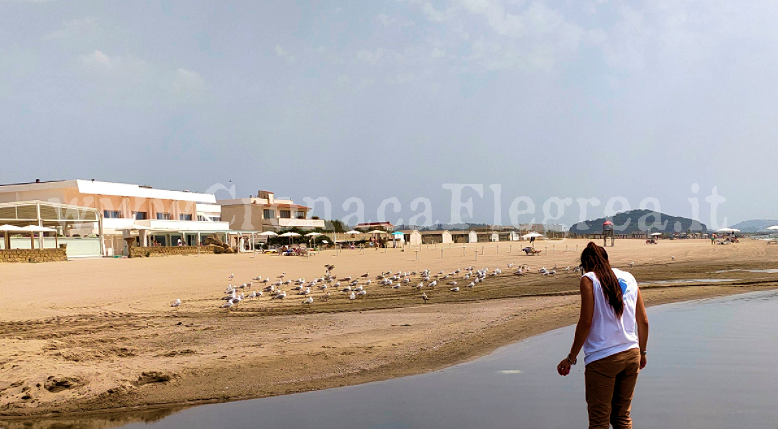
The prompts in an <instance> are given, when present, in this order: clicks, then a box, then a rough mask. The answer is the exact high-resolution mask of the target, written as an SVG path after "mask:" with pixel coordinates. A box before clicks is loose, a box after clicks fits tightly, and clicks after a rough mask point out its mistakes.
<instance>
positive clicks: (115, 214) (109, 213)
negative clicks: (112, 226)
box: [103, 210, 122, 219]
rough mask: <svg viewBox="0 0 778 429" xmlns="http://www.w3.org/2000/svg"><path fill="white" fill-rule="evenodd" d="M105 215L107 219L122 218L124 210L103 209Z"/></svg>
mask: <svg viewBox="0 0 778 429" xmlns="http://www.w3.org/2000/svg"><path fill="white" fill-rule="evenodd" d="M103 217H104V218H106V219H121V218H122V212H120V211H119V210H103Z"/></svg>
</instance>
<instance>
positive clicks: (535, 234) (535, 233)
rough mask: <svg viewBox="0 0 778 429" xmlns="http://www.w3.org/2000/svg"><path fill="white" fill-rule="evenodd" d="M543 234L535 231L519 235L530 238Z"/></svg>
mask: <svg viewBox="0 0 778 429" xmlns="http://www.w3.org/2000/svg"><path fill="white" fill-rule="evenodd" d="M542 236H543V234H538V233H537V232H530V233H529V234H524V235H523V236H521V238H532V237H542Z"/></svg>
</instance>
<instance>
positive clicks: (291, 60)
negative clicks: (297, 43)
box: [275, 44, 297, 64]
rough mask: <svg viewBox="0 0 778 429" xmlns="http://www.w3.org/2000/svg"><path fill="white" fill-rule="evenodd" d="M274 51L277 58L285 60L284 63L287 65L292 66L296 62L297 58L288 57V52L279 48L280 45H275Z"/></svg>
mask: <svg viewBox="0 0 778 429" xmlns="http://www.w3.org/2000/svg"><path fill="white" fill-rule="evenodd" d="M275 51H276V56H277V57H282V58H286V61H287V62H289V64H294V62H295V61H297V57H295V56H294V55H290V54H289V52H286V50H285V49H284V48H282V47H281V45H278V44H276V47H275Z"/></svg>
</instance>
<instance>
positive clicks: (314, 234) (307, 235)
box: [305, 232, 321, 237]
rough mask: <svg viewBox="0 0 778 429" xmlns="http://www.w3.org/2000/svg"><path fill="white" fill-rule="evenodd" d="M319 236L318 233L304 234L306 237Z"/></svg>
mask: <svg viewBox="0 0 778 429" xmlns="http://www.w3.org/2000/svg"><path fill="white" fill-rule="evenodd" d="M320 235H321V233H320V232H309V233H307V234H305V236H306V237H318V236H320Z"/></svg>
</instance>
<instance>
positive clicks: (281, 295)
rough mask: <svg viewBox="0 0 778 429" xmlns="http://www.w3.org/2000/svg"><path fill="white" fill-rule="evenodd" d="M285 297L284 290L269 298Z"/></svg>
mask: <svg viewBox="0 0 778 429" xmlns="http://www.w3.org/2000/svg"><path fill="white" fill-rule="evenodd" d="M284 298H286V292H284V291H281V292H279V293H278V294H276V295H275V296H273V297H272V298H270V299H284Z"/></svg>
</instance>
